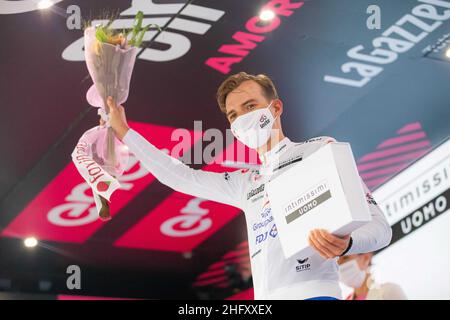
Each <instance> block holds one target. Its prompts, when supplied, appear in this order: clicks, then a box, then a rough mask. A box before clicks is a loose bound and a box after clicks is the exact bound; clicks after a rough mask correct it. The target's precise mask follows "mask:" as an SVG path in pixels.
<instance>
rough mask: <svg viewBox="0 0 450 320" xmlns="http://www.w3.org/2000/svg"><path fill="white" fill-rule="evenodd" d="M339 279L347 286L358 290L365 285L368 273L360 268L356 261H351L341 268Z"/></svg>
mask: <svg viewBox="0 0 450 320" xmlns="http://www.w3.org/2000/svg"><path fill="white" fill-rule="evenodd" d="M339 279H340V280H341V281H342V283H344V284H345V285H346V286H349V287H352V288H355V289H357V288H359V287H361V286H362V285H363V283H364V280H365V279H366V272H365V271H364V270H361V269H360V268H359V265H358V262H356V260H350V261H347V262H345V263H343V264H341V265H340V266H339Z"/></svg>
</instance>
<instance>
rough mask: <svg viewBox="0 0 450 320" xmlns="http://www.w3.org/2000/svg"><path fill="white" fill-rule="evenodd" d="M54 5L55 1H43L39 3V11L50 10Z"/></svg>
mask: <svg viewBox="0 0 450 320" xmlns="http://www.w3.org/2000/svg"><path fill="white" fill-rule="evenodd" d="M52 5H53V1H51V0H41V1H39V2H38V4H37V7H38V9H41V10H43V9H48V8H50V7H51V6H52Z"/></svg>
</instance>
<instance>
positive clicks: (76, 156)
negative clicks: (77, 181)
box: [72, 11, 159, 220]
mask: <svg viewBox="0 0 450 320" xmlns="http://www.w3.org/2000/svg"><path fill="white" fill-rule="evenodd" d="M143 17H144V15H143V13H142V12H141V11H139V12H138V13H137V15H136V18H135V23H134V26H133V28H132V29H131V30H129V31H128V32H117V31H116V30H114V29H111V28H110V26H111V23H112V20H110V21H109V23H108V24H107V25H106V26H103V25H99V26H88V27H87V28H86V29H85V31H84V53H85V58H86V65H87V68H88V71H89V75H90V76H91V78H92V81H93V85H92V86H91V87H90V88H89V90H88V91H87V94H86V99H87V101H88V103H89V104H90V105H91V106H93V107H97V108H99V109H98V114H99V115H100V116H101V119H102V120H103V121H102V123H104V124H103V125H100V126H97V127H94V128H92V129H90V130H88V131H86V132H85V133H84V134H83V136H82V137H81V138H80V140H79V141H78V144H77V146H76V147H75V149H74V151H73V153H72V160H73V162H74V164H75V166H76V167H77V169H78V171H79V172H80V174H81V176H82V177H83V178H84V179H85V180H86V182H87V183H88V184H89V185H90V186H91V188H92V193H93V197H94V200H95V204H96V207H97V211H98V213H99V217H100V218H101V219H103V220H109V219H110V218H111V215H110V210H109V201H110V197H111V195H112V193H113V192H114V191H116V190H117V189H118V188H120V183H119V182H118V180H117V178H118V177H119V176H120V175H122V174H123V171H124V170H125V167H126V165H127V163H128V151H127V148H126V146H125V145H124V144H123V143H122V142H121V141H120V140H119V139H117V138H116V137H115V135H114V132H113V130H112V128H111V127H110V125H109V122H108V114H109V107H108V105H107V103H106V100H107V98H108V97H109V96H111V97H112V98H113V99H114V100H115V101H116V103H119V104H122V103H124V102H125V101H126V100H127V98H128V93H129V87H130V80H131V74H132V72H133V67H134V64H135V61H136V55H137V53H138V50H139V47H140V45H141V44H142V40H143V37H144V35H145V32H147V30H149V28H150V27H151V26H156V25H148V26H146V27H142V20H143ZM156 27H157V28H158V29H159V27H158V26H156Z"/></svg>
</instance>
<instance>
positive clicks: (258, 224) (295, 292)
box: [123, 129, 392, 299]
mask: <svg viewBox="0 0 450 320" xmlns="http://www.w3.org/2000/svg"><path fill="white" fill-rule="evenodd" d="M335 141H336V140H335V139H333V138H331V137H317V138H314V139H310V140H307V141H304V142H300V143H294V142H291V141H290V140H289V139H288V138H284V139H283V140H282V141H280V142H279V143H278V144H277V145H276V146H275V147H274V148H272V149H271V150H270V151H268V152H266V153H265V154H264V155H263V156H262V157H261V162H262V165H261V167H260V168H259V169H252V170H236V171H234V172H227V173H217V172H208V171H203V170H195V169H192V168H190V167H188V166H187V165H185V164H183V163H182V162H181V161H179V160H177V159H175V158H172V157H170V156H169V155H167V154H166V153H164V152H162V151H161V150H159V149H158V148H156V147H155V146H154V145H152V144H151V143H150V142H148V141H147V140H146V139H145V138H144V137H142V136H141V135H140V134H139V133H137V132H136V131H134V130H132V129H130V130H129V131H128V132H127V133H126V135H125V137H124V138H123V142H124V143H125V144H126V145H127V146H128V148H129V150H130V151H131V152H132V153H133V154H134V155H135V156H136V157H137V159H138V160H139V161H140V162H141V164H142V165H143V166H144V167H145V168H146V169H147V170H149V171H150V172H151V173H152V174H153V175H154V176H155V177H156V178H157V179H158V180H159V181H160V182H161V183H163V184H165V185H167V186H169V187H171V188H172V189H174V190H176V191H179V192H182V193H186V194H190V195H192V196H195V197H199V198H204V199H209V200H212V201H217V202H221V203H225V204H228V205H232V206H235V207H238V208H240V209H242V210H243V211H244V213H245V218H246V222H247V231H248V244H249V253H250V260H251V268H252V277H253V287H254V294H255V299H306V298H312V297H319V296H330V297H335V298H338V299H341V298H342V297H341V289H340V286H339V283H338V278H339V277H338V266H337V258H335V259H324V258H322V257H321V256H320V255H319V254H318V253H315V254H312V255H310V256H309V257H303V256H295V255H294V256H293V257H291V258H289V259H285V258H284V255H283V251H282V248H281V244H280V241H279V239H278V237H277V234H278V232H277V229H276V226H275V222H274V220H273V216H272V214H271V209H270V203H269V201H268V198H267V194H266V192H265V190H264V188H265V183H266V182H268V181H269V179H271V178H273V177H275V176H276V175H277V174H279V173H281V172H283V171H284V170H286V169H287V168H288V167H289V166H290V165H291V164H293V163H296V162H298V161H301V160H302V159H304V158H306V157H308V156H309V155H310V154H312V153H313V152H315V151H316V150H317V149H319V148H320V147H321V146H323V145H325V144H326V143H329V142H335ZM361 183H362V184H363V187H364V190H365V193H366V198H367V202H368V203H369V207H370V211H371V215H372V221H371V222H369V223H368V224H366V225H364V226H362V227H361V228H359V229H357V230H355V231H354V232H353V233H352V235H351V236H352V239H353V245H352V247H351V248H350V250H349V251H348V252H347V254H355V253H363V252H370V251H375V250H378V249H380V248H382V247H385V246H387V245H388V244H389V242H390V240H391V236H392V231H391V228H390V226H389V224H388V223H387V221H386V219H385V217H384V216H383V213H382V212H381V210H380V208H379V207H378V205H377V204H376V202H375V201H374V200H373V198H372V196H371V195H370V192H369V190H368V188H367V186H366V185H365V184H364V182H363V181H362V180H361Z"/></svg>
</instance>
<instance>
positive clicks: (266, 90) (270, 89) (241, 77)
mask: <svg viewBox="0 0 450 320" xmlns="http://www.w3.org/2000/svg"><path fill="white" fill-rule="evenodd" d="M248 80H252V81H255V82H256V83H258V84H259V85H260V87H261V89H262V93H263V95H264V96H265V97H266V99H267V100H272V99H278V93H277V89H276V88H275V85H274V84H273V82H272V80H271V79H270V78H269V77H268V76H267V75H265V74H258V75H253V74H248V73H246V72H243V71H242V72H239V73H236V74H233V75H231V76H229V77H228V78H226V79H225V81H223V82H222V84H221V85H220V86H219V88H218V89H217V94H216V99H217V103H218V104H219V108H220V110H221V111H222V112H223V113H227V111H226V107H225V101H226V99H227V96H228V94H229V93H230V92H231V91H233V90H234V89H236V88H237V87H239V86H240V85H241V83H242V82H244V81H248Z"/></svg>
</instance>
